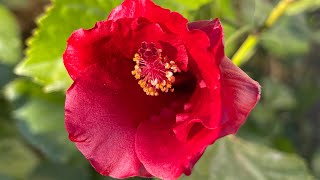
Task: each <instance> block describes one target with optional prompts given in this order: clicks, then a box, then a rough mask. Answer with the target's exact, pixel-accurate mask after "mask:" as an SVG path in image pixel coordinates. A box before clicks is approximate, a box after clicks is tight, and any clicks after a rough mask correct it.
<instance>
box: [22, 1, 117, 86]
mask: <svg viewBox="0 0 320 180" xmlns="http://www.w3.org/2000/svg"><path fill="white" fill-rule="evenodd" d="M120 2H121V1H120V0H68V1H65V0H54V1H53V5H52V6H50V7H49V8H48V9H47V12H46V13H45V15H43V16H42V17H41V18H39V20H38V22H37V24H38V28H37V30H36V31H35V33H34V35H33V37H32V38H31V39H29V41H28V49H27V53H26V58H25V59H24V61H23V62H22V63H21V64H19V66H18V67H17V68H16V73H18V74H19V75H25V76H30V77H32V78H33V79H34V80H35V81H36V82H38V83H40V84H42V85H44V86H45V90H46V91H57V90H65V89H66V88H67V87H69V86H70V84H71V79H70V78H69V76H68V74H67V72H66V70H65V68H64V66H63V62H62V54H63V52H64V50H65V48H66V41H67V38H68V37H69V36H70V35H71V33H72V32H73V31H74V30H76V29H79V28H91V27H93V25H94V24H95V22H97V21H99V20H104V19H106V17H107V16H108V14H109V12H110V10H111V9H112V8H113V7H115V6H116V5H118V4H120Z"/></svg>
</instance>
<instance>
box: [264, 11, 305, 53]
mask: <svg viewBox="0 0 320 180" xmlns="http://www.w3.org/2000/svg"><path fill="white" fill-rule="evenodd" d="M310 37H311V32H310V30H309V29H308V25H307V22H306V18H305V17H304V16H303V15H299V16H290V17H282V19H281V20H280V21H279V22H278V23H277V25H276V26H274V27H273V28H272V29H271V30H270V31H268V32H266V33H265V34H263V35H262V42H261V43H262V46H263V47H265V48H266V49H267V50H268V52H269V53H271V54H272V55H275V56H278V57H283V58H286V57H296V56H299V55H300V56H301V55H304V54H306V53H307V52H308V50H309V47H310V44H309V40H310Z"/></svg>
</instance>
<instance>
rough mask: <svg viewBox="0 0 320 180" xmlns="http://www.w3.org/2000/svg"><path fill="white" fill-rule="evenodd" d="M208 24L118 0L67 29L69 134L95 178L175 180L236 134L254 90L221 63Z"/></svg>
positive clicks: (218, 32) (138, 1)
mask: <svg viewBox="0 0 320 180" xmlns="http://www.w3.org/2000/svg"><path fill="white" fill-rule="evenodd" d="M222 41H223V32H222V27H221V24H220V22H219V20H218V19H216V20H212V21H197V22H193V23H188V22H187V20H186V19H185V18H184V17H182V16H181V15H180V14H179V13H176V12H170V11H169V10H167V9H163V8H161V7H159V6H157V5H155V4H154V3H153V2H152V1H151V0H125V1H124V2H123V3H122V4H121V5H120V6H119V7H117V8H115V9H114V10H113V11H112V12H111V14H110V15H109V17H108V19H107V20H106V21H101V22H98V23H96V25H95V27H94V28H92V29H89V30H83V29H80V30H77V31H75V32H74V33H73V34H72V36H71V37H70V38H69V40H68V46H67V49H66V51H65V53H64V56H63V58H64V64H65V67H66V69H67V70H68V72H69V74H70V76H71V78H72V79H73V80H74V83H73V85H72V86H71V87H70V89H69V90H68V92H67V96H66V104H65V121H66V128H67V131H68V132H69V138H70V140H71V141H73V142H75V144H76V146H77V148H78V149H79V150H80V151H81V152H82V154H83V155H84V156H85V157H86V158H87V159H88V160H89V161H90V163H91V164H92V166H93V167H94V168H95V169H96V170H97V171H98V172H99V173H101V174H102V175H106V176H112V177H115V178H126V177H131V176H141V177H152V176H155V177H158V178H161V179H177V178H178V177H179V176H180V175H181V174H182V173H184V174H186V175H189V174H190V173H191V169H192V167H193V166H194V164H195V163H196V162H197V161H198V159H199V158H200V157H201V156H202V154H203V153H204V151H205V149H206V148H207V146H208V145H210V144H212V143H214V141H215V140H217V139H218V138H221V137H223V136H226V135H228V134H233V133H236V132H237V130H238V129H239V127H240V126H241V125H242V124H243V123H244V122H245V119H246V118H247V116H248V114H249V112H250V111H251V110H252V108H253V107H254V106H255V104H256V103H257V101H258V100H259V97H260V95H259V92H260V86H259V84H258V83H257V82H255V81H253V80H252V79H251V78H250V77H248V76H247V75H246V74H245V73H244V72H243V71H241V70H240V69H239V68H238V67H236V66H235V65H233V64H232V62H231V61H230V60H229V59H228V58H227V57H225V55H224V47H223V42H222Z"/></svg>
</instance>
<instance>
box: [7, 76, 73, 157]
mask: <svg viewBox="0 0 320 180" xmlns="http://www.w3.org/2000/svg"><path fill="white" fill-rule="evenodd" d="M6 95H7V97H9V99H11V100H15V102H20V100H21V99H24V100H25V101H26V103H23V105H22V106H21V103H20V104H17V106H19V108H18V109H17V110H15V111H14V116H15V117H16V119H17V120H18V127H19V130H20V132H21V134H22V135H23V136H24V137H25V138H26V139H27V140H28V141H29V142H30V144H32V145H33V146H34V147H36V148H37V149H39V150H40V151H41V153H43V154H44V155H45V156H47V157H48V158H49V159H50V160H52V161H54V162H66V161H68V160H69V159H70V158H72V156H74V155H77V154H78V153H76V152H78V151H77V150H76V148H75V147H74V145H73V143H71V142H70V141H69V140H68V135H67V133H66V130H65V127H64V95H63V94H62V93H51V94H45V93H44V92H42V90H41V88H40V87H39V86H37V85H35V84H33V83H31V82H29V81H26V80H23V79H18V80H16V81H14V82H12V83H11V84H9V85H8V86H7V88H6Z"/></svg>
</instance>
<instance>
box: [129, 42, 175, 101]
mask: <svg viewBox="0 0 320 180" xmlns="http://www.w3.org/2000/svg"><path fill="white" fill-rule="evenodd" d="M162 53H163V51H162V49H157V48H156V45H155V44H154V43H146V42H143V43H142V45H141V48H140V49H139V51H138V53H136V54H135V55H134V57H133V61H134V62H135V63H136V64H135V66H134V70H133V71H131V74H132V75H133V76H134V77H135V78H136V79H137V80H139V81H138V84H139V85H140V87H141V88H142V89H143V91H144V92H145V93H146V94H147V95H149V96H159V95H160V94H159V92H169V91H170V92H174V89H173V88H172V86H173V83H174V82H175V77H174V73H177V72H181V70H180V69H179V67H178V66H177V65H176V63H175V61H173V60H168V57H167V56H163V54H162Z"/></svg>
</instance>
